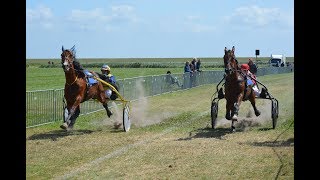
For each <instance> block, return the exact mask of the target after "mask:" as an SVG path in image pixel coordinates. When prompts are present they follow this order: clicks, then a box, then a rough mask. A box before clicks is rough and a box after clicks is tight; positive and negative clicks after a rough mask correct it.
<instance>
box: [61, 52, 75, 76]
mask: <svg viewBox="0 0 320 180" xmlns="http://www.w3.org/2000/svg"><path fill="white" fill-rule="evenodd" d="M65 51H68V52H70V54H68V55H65V53H64V52H65ZM70 56H72V59H70ZM61 60H62V61H61V64H62V68H63V70H64V71H65V72H66V71H69V70H70V69H71V68H72V63H73V61H74V57H73V55H72V52H71V51H70V50H64V51H63V52H62V54H61Z"/></svg>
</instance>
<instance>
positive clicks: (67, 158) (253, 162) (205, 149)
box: [26, 69, 294, 179]
mask: <svg viewBox="0 0 320 180" xmlns="http://www.w3.org/2000/svg"><path fill="white" fill-rule="evenodd" d="M60 70H61V69H60ZM259 80H260V81H261V82H262V83H264V84H265V85H266V86H267V87H268V90H269V91H270V93H272V95H273V96H274V97H275V98H277V99H278V101H279V119H278V126H277V128H276V129H272V128H271V127H272V125H271V122H272V120H271V113H270V111H271V105H270V102H269V100H257V107H258V109H260V110H261V112H262V114H261V115H260V117H255V116H253V117H252V116H250V114H252V108H251V107H250V103H249V102H243V103H242V104H241V106H240V111H239V117H240V119H239V123H237V125H236V129H237V132H235V133H231V132H230V122H229V121H227V120H225V119H224V118H223V117H224V113H225V109H224V107H225V102H224V101H223V100H221V101H220V102H219V113H218V127H217V128H216V129H212V128H211V124H210V103H211V102H210V99H211V96H212V94H213V93H214V92H215V86H216V84H211V85H204V86H200V87H197V88H193V89H190V90H187V91H179V92H173V93H168V94H163V95H160V96H154V97H151V98H148V99H145V100H141V101H135V102H132V103H131V114H130V117H131V121H132V124H133V125H132V127H131V130H130V131H129V132H123V130H122V129H113V126H112V124H113V122H116V121H119V120H121V118H122V117H121V108H120V107H119V108H120V109H119V110H118V111H117V110H116V111H115V116H114V117H112V118H107V116H106V113H105V112H104V111H100V112H97V113H93V114H90V115H86V116H80V117H79V118H78V119H77V123H76V124H75V127H74V131H73V132H68V133H67V132H64V131H63V130H60V128H59V125H60V123H59V122H56V123H52V124H49V125H44V126H40V127H35V128H30V129H26V178H27V179H294V126H293V122H294V74H293V73H286V74H277V75H267V76H261V77H259ZM119 114H120V115H119ZM247 116H248V117H247Z"/></svg>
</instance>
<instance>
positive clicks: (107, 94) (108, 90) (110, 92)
mask: <svg viewBox="0 0 320 180" xmlns="http://www.w3.org/2000/svg"><path fill="white" fill-rule="evenodd" d="M105 94H106V96H107V97H108V98H109V99H110V96H111V94H112V91H111V89H107V90H106V91H105Z"/></svg>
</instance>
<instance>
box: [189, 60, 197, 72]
mask: <svg viewBox="0 0 320 180" xmlns="http://www.w3.org/2000/svg"><path fill="white" fill-rule="evenodd" d="M196 62H197V58H193V59H192V61H191V63H190V69H191V71H192V72H195V71H196Z"/></svg>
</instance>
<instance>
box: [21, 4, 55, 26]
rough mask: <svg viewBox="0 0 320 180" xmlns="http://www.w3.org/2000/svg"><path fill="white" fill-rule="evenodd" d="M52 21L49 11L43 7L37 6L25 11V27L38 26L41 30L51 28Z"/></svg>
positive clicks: (52, 17)
mask: <svg viewBox="0 0 320 180" xmlns="http://www.w3.org/2000/svg"><path fill="white" fill-rule="evenodd" d="M53 19H54V16H53V13H52V11H51V9H50V8H48V7H45V6H43V5H39V6H37V7H36V8H35V9H30V8H27V9H26V23H27V25H32V24H40V25H41V26H42V27H43V28H51V27H53V23H52V22H53Z"/></svg>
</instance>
